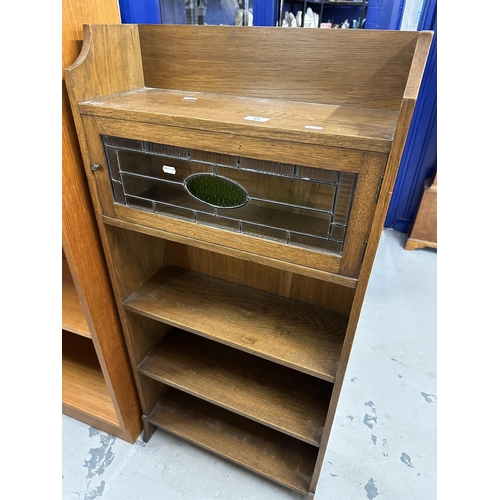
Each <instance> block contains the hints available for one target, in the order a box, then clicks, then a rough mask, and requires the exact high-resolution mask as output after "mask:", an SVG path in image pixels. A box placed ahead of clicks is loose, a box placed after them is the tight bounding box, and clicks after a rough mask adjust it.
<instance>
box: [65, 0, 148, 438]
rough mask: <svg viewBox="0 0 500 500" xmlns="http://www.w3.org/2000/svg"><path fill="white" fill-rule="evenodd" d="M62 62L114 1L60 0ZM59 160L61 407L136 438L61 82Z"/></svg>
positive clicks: (113, 13) (113, 14)
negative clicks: (86, 25)
mask: <svg viewBox="0 0 500 500" xmlns="http://www.w3.org/2000/svg"><path fill="white" fill-rule="evenodd" d="M62 7H63V43H62V69H64V68H65V67H67V66H68V65H69V64H71V63H73V62H74V60H75V59H76V57H77V56H78V54H79V53H80V50H81V47H82V43H83V26H82V24H83V22H85V21H87V22H88V21H89V20H93V21H94V22H119V21H120V13H119V10H118V3H117V1H104V2H103V1H102V0H99V1H97V0H91V1H87V2H79V1H73V0H64V1H63V4H62ZM61 83H62V87H63V88H62V90H63V95H62V98H63V101H62V104H63V108H62V111H63V116H62V118H63V126H62V134H63V155H62V158H63V161H62V187H63V193H62V241H63V252H62V254H63V259H62V411H63V413H65V414H66V415H69V416H71V417H73V418H76V419H78V420H81V421H83V422H85V423H87V424H89V425H92V426H94V427H96V428H98V429H101V430H103V431H106V432H108V433H110V434H113V435H115V436H118V437H120V438H122V439H124V440H126V441H129V442H132V443H133V442H135V440H136V439H137V437H138V436H139V434H140V432H141V431H142V419H141V415H142V412H141V411H140V403H139V397H138V395H137V389H136V387H135V380H134V376H133V373H132V369H131V367H130V360H129V357H128V354H127V349H126V345H125V341H124V338H123V331H122V328H121V323H120V318H119V316H118V312H117V307H116V302H115V297H114V294H113V290H112V287H111V281H110V278H109V271H108V269H107V266H106V261H105V257H104V252H103V249H102V244H101V240H100V236H99V230H98V227H97V223H96V220H95V212H94V209H93V206H92V201H91V198H90V193H89V187H88V183H87V180H86V177H85V172H84V167H83V162H82V158H81V153H80V146H79V144H78V137H77V134H76V130H75V125H74V121H73V116H72V113H71V107H70V104H69V99H68V95H67V92H66V87H65V85H64V81H62V82H61Z"/></svg>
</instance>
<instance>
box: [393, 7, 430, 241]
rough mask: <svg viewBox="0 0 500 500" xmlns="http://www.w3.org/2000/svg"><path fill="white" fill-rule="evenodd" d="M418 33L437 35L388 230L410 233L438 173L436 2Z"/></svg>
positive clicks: (425, 10)
mask: <svg viewBox="0 0 500 500" xmlns="http://www.w3.org/2000/svg"><path fill="white" fill-rule="evenodd" d="M418 29H419V30H423V29H428V30H433V31H434V39H433V42H432V45H431V49H430V51H429V56H428V59H427V65H426V68H425V72H424V75H423V78H422V83H421V86H420V92H419V96H418V99H417V103H416V105H415V111H414V113H413V119H412V122H411V124H410V129H409V131H408V137H407V140H406V146H405V149H404V151H403V156H402V158H401V164H400V167H399V173H398V176H397V179H396V183H395V186H394V190H393V195H392V199H391V203H390V205H389V210H388V212H387V217H386V220H385V224H384V225H385V227H392V228H394V229H395V230H396V231H401V232H404V233H406V232H408V229H409V226H410V225H411V224H412V223H413V222H414V221H415V217H416V215H417V212H418V207H419V205H420V200H421V198H422V194H423V191H424V180H425V179H426V178H427V177H432V176H433V175H434V174H435V172H436V170H437V16H436V0H428V1H427V2H425V4H424V8H423V10H422V15H421V18H420V21H419V26H418Z"/></svg>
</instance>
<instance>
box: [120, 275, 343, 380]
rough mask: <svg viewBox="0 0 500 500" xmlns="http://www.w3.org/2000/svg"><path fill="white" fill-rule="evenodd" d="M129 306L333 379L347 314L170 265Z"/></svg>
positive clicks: (127, 305)
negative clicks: (343, 314)
mask: <svg viewBox="0 0 500 500" xmlns="http://www.w3.org/2000/svg"><path fill="white" fill-rule="evenodd" d="M124 307H125V308H126V309H128V310H130V311H133V312H137V313H139V314H142V315H144V316H147V317H149V318H152V319H156V320H158V321H162V322H164V323H167V324H170V325H173V326H177V327H179V328H182V329H184V330H187V331H190V332H192V333H196V334H199V335H202V336H204V337H207V338H209V339H213V340H216V341H219V342H222V343H224V344H226V345H229V346H232V347H236V348H237V349H241V350H243V351H246V352H249V353H252V354H255V355H257V356H259V357H262V358H265V359H268V360H271V361H274V362H277V363H280V364H282V365H285V366H289V367H292V368H294V369H296V370H299V371H301V372H304V373H308V374H310V375H314V376H316V377H319V378H322V379H324V380H328V381H331V382H333V380H334V378H335V367H336V364H337V362H338V360H339V358H340V352H341V349H342V344H343V341H344V333H345V328H346V326H347V317H345V316H342V315H340V314H336V313H334V312H332V311H328V310H326V309H323V308H319V307H315V306H311V305H308V304H304V303H303V302H299V301H297V300H293V299H287V298H285V297H280V296H278V295H274V294H270V293H268V292H263V291H261V290H256V289H254V288H250V287H245V286H242V285H237V284H235V283H230V282H227V281H223V280H220V279H217V278H212V277H209V276H206V275H203V274H201V273H196V272H193V271H188V270H185V269H182V268H178V267H173V266H168V267H166V268H164V269H162V270H161V271H160V272H159V273H157V274H156V275H155V276H153V277H152V278H151V279H150V280H149V281H147V282H146V283H145V284H144V285H143V286H142V287H141V288H140V289H139V290H137V291H136V292H134V293H133V294H132V295H131V296H130V297H129V298H128V299H127V300H125V302H124Z"/></svg>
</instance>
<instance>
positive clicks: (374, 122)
mask: <svg viewBox="0 0 500 500" xmlns="http://www.w3.org/2000/svg"><path fill="white" fill-rule="evenodd" d="M184 97H192V98H196V100H195V101H186V100H184ZM79 109H80V111H81V112H82V113H83V114H87V115H93V116H100V117H104V118H113V119H120V120H127V121H140V122H147V123H154V124H158V125H172V126H176V127H185V128H191V129H200V130H207V131H215V132H222V133H228V134H235V135H243V136H247V137H262V138H264V139H278V140H285V141H289V142H303V143H306V144H320V145H323V146H338V145H339V143H341V144H342V145H343V147H345V148H355V149H361V150H375V151H382V152H388V151H389V149H390V145H391V140H392V137H393V135H394V129H395V127H396V123H397V119H398V111H395V110H387V109H374V108H373V107H372V106H370V108H366V109H365V108H362V107H352V106H339V105H337V103H334V104H330V105H327V104H314V103H307V102H293V101H284V100H279V99H258V98H255V97H236V96H231V95H223V94H222V93H217V94H207V93H196V92H188V91H182V92H181V91H175V90H164V89H157V88H142V89H137V90H131V91H128V92H123V93H119V94H116V93H115V94H113V95H104V97H100V98H97V99H93V100H91V101H86V102H82V103H80V106H79ZM249 116H250V117H260V118H266V119H267V121H252V120H248V119H247V117H249ZM306 127H319V129H314V128H306Z"/></svg>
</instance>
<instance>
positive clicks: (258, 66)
mask: <svg viewBox="0 0 500 500" xmlns="http://www.w3.org/2000/svg"><path fill="white" fill-rule="evenodd" d="M295 31H297V32H295ZM311 31H313V33H308V32H306V31H305V30H286V29H283V30H274V29H273V28H271V29H269V28H260V27H252V29H248V28H243V29H239V27H231V26H199V27H197V26H189V27H188V29H185V27H183V26H172V27H171V29H169V30H165V29H162V27H161V26H154V25H141V26H139V37H140V43H141V54H142V62H143V68H144V83H145V86H146V87H151V88H159V89H173V90H187V89H189V90H191V91H193V92H208V93H216V94H228V95H234V96H243V97H259V98H270V99H283V100H291V101H299V102H305V103H320V104H335V105H347V106H354V107H356V106H357V107H363V108H377V109H392V110H399V107H400V105H401V99H402V97H403V93H404V90H405V87H406V81H407V78H408V72H409V70H410V66H411V63H412V58H413V55H414V52H415V45H416V43H417V40H418V37H419V34H418V33H417V32H414V31H413V32H411V31H405V32H399V31H392V32H391V31H376V30H374V31H371V30H345V31H341V32H339V33H333V34H332V32H331V31H330V30H311ZM325 52H326V54H328V57H327V58H325ZM221 55H223V56H221ZM290 56H291V57H290ZM298 61H300V62H303V63H304V64H299V63H298ZM313 68H314V69H313ZM101 95H102V94H101Z"/></svg>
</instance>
